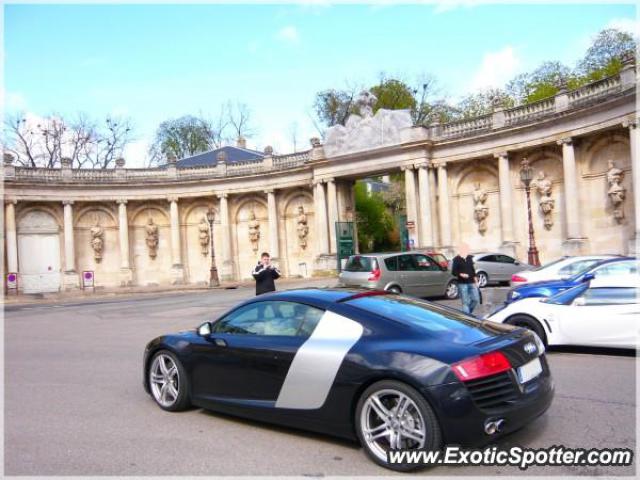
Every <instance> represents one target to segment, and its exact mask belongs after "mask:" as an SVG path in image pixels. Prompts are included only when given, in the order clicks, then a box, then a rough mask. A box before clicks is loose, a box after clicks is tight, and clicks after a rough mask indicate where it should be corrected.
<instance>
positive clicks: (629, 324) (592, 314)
mask: <svg viewBox="0 0 640 480" xmlns="http://www.w3.org/2000/svg"><path fill="white" fill-rule="evenodd" d="M639 294H640V280H638V276H637V275H634V276H633V278H632V277H631V276H629V275H624V276H620V277H613V278H606V279H604V278H603V279H602V280H601V281H598V279H594V280H592V281H591V282H587V283H584V284H581V285H578V286H576V287H573V288H571V289H569V290H565V291H563V292H560V293H558V294H557V295H554V296H553V297H548V298H525V299H523V300H519V301H517V302H514V303H510V304H509V305H506V306H504V307H502V308H501V309H499V310H497V311H495V312H493V313H492V314H490V315H488V316H487V317H485V319H486V320H491V321H493V322H498V323H508V324H511V325H518V326H522V327H526V328H529V329H531V330H533V331H534V332H536V333H537V334H538V336H539V337H540V338H541V339H542V341H543V342H544V343H545V344H546V345H582V346H590V347H615V348H634V349H635V348H637V347H638V346H639V342H638V338H639V335H640V321H638V319H639V318H640V296H639Z"/></svg>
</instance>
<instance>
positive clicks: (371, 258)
mask: <svg viewBox="0 0 640 480" xmlns="http://www.w3.org/2000/svg"><path fill="white" fill-rule="evenodd" d="M338 282H339V284H340V285H341V286H344V287H360V288H369V289H376V290H387V291H390V292H396V293H406V294H408V295H413V296H415V297H439V296H444V297H446V298H448V299H454V298H457V297H458V282H457V281H456V280H455V278H454V277H453V275H451V272H450V271H449V269H448V268H447V267H443V266H442V265H440V263H439V262H438V261H437V260H436V259H434V258H433V257H431V256H429V255H426V254H424V253H421V252H400V253H367V254H362V255H351V256H350V257H349V259H348V260H347V263H346V265H345V267H344V269H343V270H342V272H340V275H339V276H338Z"/></svg>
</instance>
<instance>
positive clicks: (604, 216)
mask: <svg viewBox="0 0 640 480" xmlns="http://www.w3.org/2000/svg"><path fill="white" fill-rule="evenodd" d="M588 147H590V148H587V149H586V151H585V152H584V155H583V158H581V162H580V164H579V166H580V167H581V168H580V171H581V176H580V177H581V178H580V184H579V188H578V190H579V192H580V207H581V211H580V217H581V224H582V225H583V228H584V229H585V230H584V232H583V234H584V235H585V236H586V237H588V238H589V247H590V250H591V251H593V252H594V253H595V252H597V253H626V252H627V249H628V241H627V240H626V239H629V238H632V237H633V233H634V232H633V218H634V215H635V212H634V205H633V182H632V179H631V157H630V153H629V144H628V140H627V138H626V137H625V136H623V135H612V136H609V135H607V136H605V137H602V138H600V139H599V140H597V141H595V142H594V143H593V144H592V145H590V146H588ZM609 161H612V162H613V164H614V166H615V168H617V169H620V170H622V172H623V180H622V182H621V183H620V185H621V187H622V188H623V189H624V190H625V192H624V195H625V199H624V201H623V202H622V203H621V205H620V208H621V212H622V214H623V217H622V218H619V219H617V218H616V216H615V214H614V205H613V204H612V202H611V199H610V197H609V195H608V191H609V188H610V185H609V182H608V181H607V172H608V170H609Z"/></svg>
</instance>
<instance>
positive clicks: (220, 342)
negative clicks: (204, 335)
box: [213, 338, 227, 347]
mask: <svg viewBox="0 0 640 480" xmlns="http://www.w3.org/2000/svg"><path fill="white" fill-rule="evenodd" d="M213 343H215V344H216V345H217V346H219V347H226V346H227V342H226V341H225V340H224V339H223V338H214V339H213Z"/></svg>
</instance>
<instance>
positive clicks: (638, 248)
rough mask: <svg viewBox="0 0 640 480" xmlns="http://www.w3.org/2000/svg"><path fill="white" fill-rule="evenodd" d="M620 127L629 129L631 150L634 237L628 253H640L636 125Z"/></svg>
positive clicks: (629, 122)
mask: <svg viewBox="0 0 640 480" xmlns="http://www.w3.org/2000/svg"><path fill="white" fill-rule="evenodd" d="M622 126H623V127H625V128H628V129H629V149H630V150H631V152H630V153H631V184H632V186H633V209H634V222H635V225H634V226H633V231H634V232H635V235H634V237H633V238H632V239H631V240H630V242H629V253H633V254H636V255H637V254H638V253H640V164H638V162H640V158H638V136H639V133H638V123H637V121H635V120H627V121H624V122H623V123H622Z"/></svg>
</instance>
